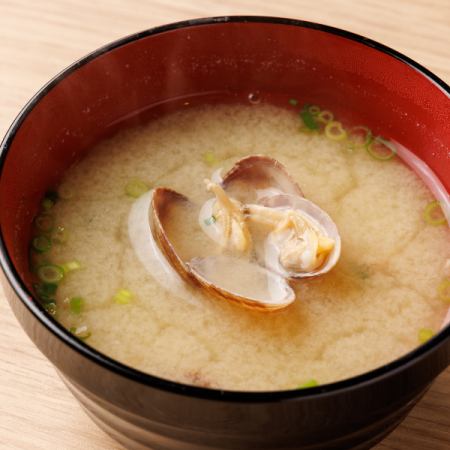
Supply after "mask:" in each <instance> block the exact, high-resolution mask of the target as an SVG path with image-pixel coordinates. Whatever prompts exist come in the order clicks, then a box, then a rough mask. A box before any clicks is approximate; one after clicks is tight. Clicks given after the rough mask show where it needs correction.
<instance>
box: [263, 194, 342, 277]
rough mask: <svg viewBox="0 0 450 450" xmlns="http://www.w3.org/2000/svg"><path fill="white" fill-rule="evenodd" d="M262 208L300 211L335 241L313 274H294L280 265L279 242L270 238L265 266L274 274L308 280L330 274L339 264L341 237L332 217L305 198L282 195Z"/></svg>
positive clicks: (267, 243)
mask: <svg viewBox="0 0 450 450" xmlns="http://www.w3.org/2000/svg"><path fill="white" fill-rule="evenodd" d="M260 204H261V205H262V206H266V207H270V208H275V209H279V210H283V209H293V210H299V211H301V212H302V214H303V215H304V216H305V217H307V218H308V220H309V221H311V222H312V223H314V225H315V226H316V227H317V228H318V229H320V230H321V231H322V232H323V233H324V235H326V236H327V237H329V238H331V239H333V240H334V247H333V249H332V250H331V252H330V253H329V255H328V256H327V258H326V259H325V261H324V262H323V264H322V265H321V266H320V267H318V268H317V269H316V270H313V271H311V272H292V271H287V270H286V269H284V268H283V266H282V265H281V263H280V258H279V256H280V249H279V246H278V245H277V242H276V241H275V240H274V239H271V237H270V236H269V237H268V239H266V241H265V246H264V247H265V248H264V260H265V266H266V267H267V268H268V269H270V270H273V271H274V272H276V273H278V274H280V275H284V276H286V277H288V278H293V279H296V278H307V277H314V276H317V275H322V274H324V273H326V272H329V271H330V270H331V269H332V268H333V267H334V266H335V265H336V263H337V262H338V260H339V257H340V255H341V237H340V235H339V231H338V229H337V226H336V224H335V223H334V221H333V220H332V219H331V217H330V216H329V215H328V214H327V213H326V212H325V211H324V210H323V209H321V208H320V207H319V206H317V205H316V204H315V203H313V202H311V201H310V200H307V199H306V198H304V197H297V196H293V195H287V194H280V195H274V196H272V197H269V198H266V199H264V200H263V201H261V202H260Z"/></svg>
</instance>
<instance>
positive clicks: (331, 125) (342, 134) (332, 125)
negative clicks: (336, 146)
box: [325, 120, 347, 141]
mask: <svg viewBox="0 0 450 450" xmlns="http://www.w3.org/2000/svg"><path fill="white" fill-rule="evenodd" d="M325 136H326V137H327V138H328V139H331V140H332V141H342V140H344V139H345V138H346V137H347V132H346V131H345V129H344V127H343V126H342V123H341V122H337V121H335V120H334V121H331V122H328V123H327V124H326V125H325Z"/></svg>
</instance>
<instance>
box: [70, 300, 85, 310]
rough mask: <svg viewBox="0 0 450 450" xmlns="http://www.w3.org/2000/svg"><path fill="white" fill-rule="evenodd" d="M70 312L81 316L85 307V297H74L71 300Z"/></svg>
mask: <svg viewBox="0 0 450 450" xmlns="http://www.w3.org/2000/svg"><path fill="white" fill-rule="evenodd" d="M69 306H70V311H71V312H72V313H73V314H80V313H81V311H82V309H83V307H84V298H83V297H72V298H71V299H70V300H69Z"/></svg>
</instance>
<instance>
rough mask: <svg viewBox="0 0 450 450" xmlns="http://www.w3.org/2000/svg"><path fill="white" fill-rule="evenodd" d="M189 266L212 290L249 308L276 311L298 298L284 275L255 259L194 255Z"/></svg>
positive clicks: (220, 296)
mask: <svg viewBox="0 0 450 450" xmlns="http://www.w3.org/2000/svg"><path fill="white" fill-rule="evenodd" d="M188 265H189V267H190V269H191V273H192V274H193V275H194V277H195V278H196V280H197V281H198V282H199V283H200V284H201V285H202V287H203V288H204V289H205V290H206V291H207V292H208V293H210V294H212V295H213V296H215V297H219V298H223V299H225V300H231V301H234V302H236V303H239V304H240V305H242V306H244V307H246V308H250V309H255V310H260V311H275V310H277V309H282V308H285V307H286V306H288V305H289V304H291V303H292V302H293V301H294V300H295V293H294V291H293V290H292V288H291V287H290V286H289V284H288V283H287V282H286V280H285V278H284V277H282V276H280V275H278V274H276V273H274V272H271V271H269V270H267V269H265V268H264V267H261V266H259V265H258V264H255V263H254V262H250V261H246V260H244V259H241V258H235V257H233V256H226V255H219V256H212V257H208V258H193V259H192V260H191V261H190V262H189V263H188Z"/></svg>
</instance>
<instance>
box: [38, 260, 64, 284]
mask: <svg viewBox="0 0 450 450" xmlns="http://www.w3.org/2000/svg"><path fill="white" fill-rule="evenodd" d="M37 276H38V278H39V279H40V280H41V281H43V282H44V283H51V284H57V283H59V282H60V281H61V280H62V279H63V278H64V269H63V268H62V267H60V266H57V265H56V264H44V265H42V266H40V267H38V269H37Z"/></svg>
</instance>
